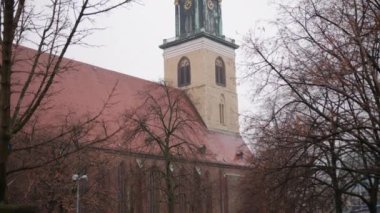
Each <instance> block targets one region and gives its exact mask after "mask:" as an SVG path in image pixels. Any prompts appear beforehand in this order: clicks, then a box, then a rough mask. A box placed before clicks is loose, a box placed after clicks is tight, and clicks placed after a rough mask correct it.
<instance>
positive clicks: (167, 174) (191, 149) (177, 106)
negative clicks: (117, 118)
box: [125, 83, 206, 212]
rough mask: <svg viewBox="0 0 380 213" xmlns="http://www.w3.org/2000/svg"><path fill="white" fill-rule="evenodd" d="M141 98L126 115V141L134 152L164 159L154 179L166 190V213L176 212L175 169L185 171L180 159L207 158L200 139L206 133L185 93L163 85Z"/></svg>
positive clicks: (153, 86) (145, 93)
mask: <svg viewBox="0 0 380 213" xmlns="http://www.w3.org/2000/svg"><path fill="white" fill-rule="evenodd" d="M138 97H139V98H140V99H141V100H143V103H142V104H141V105H140V106H139V107H138V108H136V109H134V110H131V111H129V112H126V113H125V121H126V130H125V133H126V134H125V136H126V141H128V146H129V147H130V148H131V149H133V150H134V151H140V152H143V153H151V154H155V155H157V156H160V157H161V158H162V160H161V162H162V163H163V166H162V167H160V166H158V168H156V170H155V171H156V172H155V174H154V175H156V176H157V177H153V178H155V179H156V180H158V181H159V180H160V179H162V180H163V183H164V187H163V188H162V189H161V188H160V190H159V191H161V192H162V193H163V194H164V195H165V198H166V201H165V202H166V204H167V211H168V212H174V211H175V203H176V199H177V198H178V196H177V194H176V192H177V190H176V188H177V187H179V186H178V184H177V183H178V182H177V181H176V180H175V179H176V177H175V175H174V172H173V171H174V167H176V169H178V168H181V167H183V166H176V165H175V164H176V162H178V161H179V160H181V159H182V160H183V159H186V161H188V162H192V161H194V160H197V159H200V158H201V157H202V155H203V156H205V154H206V153H205V149H204V148H203V144H202V141H201V137H202V135H203V134H204V133H205V131H206V129H205V126H204V124H203V123H202V122H201V119H200V118H199V115H198V114H196V111H195V110H194V108H193V106H192V105H191V102H190V101H189V99H188V98H187V96H186V94H185V92H184V91H182V90H177V89H174V88H170V87H168V86H167V85H166V84H165V83H163V84H158V85H152V86H151V87H150V88H147V89H146V90H145V91H141V92H140V93H139V95H138ZM184 168H185V167H184ZM185 174H186V172H185V173H182V174H180V175H185ZM191 174H192V173H191ZM181 178H182V179H184V177H181ZM186 184H189V182H187V183H186ZM157 185H160V184H157ZM157 208H159V207H157Z"/></svg>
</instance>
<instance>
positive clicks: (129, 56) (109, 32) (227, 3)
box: [67, 0, 275, 106]
mask: <svg viewBox="0 0 380 213" xmlns="http://www.w3.org/2000/svg"><path fill="white" fill-rule="evenodd" d="M272 1H273V0H223V1H222V15H223V33H224V35H226V36H227V37H230V38H234V39H235V40H236V42H237V43H238V44H240V43H241V40H242V37H243V36H244V35H245V34H247V32H248V31H249V29H251V28H253V27H254V26H256V25H257V22H258V21H265V20H271V19H273V17H274V15H275V8H274V5H273V4H271V3H270V2H272ZM140 2H141V3H140V4H137V3H134V4H131V5H129V6H127V7H126V8H121V9H118V10H117V11H113V12H112V13H110V14H107V15H105V16H101V17H99V18H97V19H96V20H95V21H96V26H102V27H106V29H105V30H102V31H96V32H95V33H94V34H93V35H92V36H90V37H88V38H87V39H86V42H87V43H89V44H92V45H97V47H73V48H71V49H70V50H69V52H68V54H67V56H68V57H69V58H72V59H75V60H78V61H82V62H86V63H89V64H93V65H97V66H100V67H103V68H107V69H111V70H114V71H117V72H121V73H125V74H128V75H132V76H136V77H139V78H143V79H147V80H152V81H158V80H160V79H163V76H164V70H163V67H164V66H163V58H162V50H161V49H160V48H158V46H159V45H160V44H162V40H163V39H165V38H172V37H174V34H175V28H174V27H175V26H174V22H175V19H174V16H175V10H174V0H140ZM237 53H238V54H237V62H238V61H241V60H243V58H242V57H241V55H240V54H239V51H238V52H237ZM238 67H239V66H238ZM239 69H241V68H239ZM239 69H238V70H237V71H238V72H241V70H239ZM239 93H240V94H239V102H240V103H239V105H240V106H245V105H246V104H244V102H246V101H247V100H245V99H244V98H242V96H244V94H242V93H244V92H243V91H242V90H241V89H240V90H239Z"/></svg>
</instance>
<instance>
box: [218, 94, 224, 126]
mask: <svg viewBox="0 0 380 213" xmlns="http://www.w3.org/2000/svg"><path fill="white" fill-rule="evenodd" d="M224 106H225V99H224V95H223V94H222V95H221V96H220V101H219V122H220V124H222V125H224V124H225V120H224V114H225V113H224Z"/></svg>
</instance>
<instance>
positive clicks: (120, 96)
mask: <svg viewBox="0 0 380 213" xmlns="http://www.w3.org/2000/svg"><path fill="white" fill-rule="evenodd" d="M20 51H21V52H20V54H21V53H22V54H21V55H33V54H34V53H35V51H34V50H31V49H27V48H21V49H20ZM65 64H68V65H69V66H68V68H67V69H66V70H65V71H64V72H62V73H60V74H59V76H57V78H56V79H55V80H56V83H55V84H54V86H53V88H52V90H51V91H52V92H53V95H51V96H49V98H48V99H47V100H46V103H45V104H46V105H48V107H49V110H48V111H43V113H41V112H40V113H39V117H40V120H41V121H42V123H43V124H45V125H48V126H49V125H53V124H54V123H56V122H59V121H58V120H59V119H62V118H64V117H67V114H68V113H71V116H70V117H71V119H72V120H74V121H75V120H80V119H83V117H85V116H88V117H90V116H91V114H94V113H97V112H99V111H100V110H101V109H102V107H103V106H104V104H105V103H107V104H106V109H105V110H104V112H103V113H102V115H101V116H100V118H99V120H101V121H103V122H105V123H108V124H110V125H111V126H113V127H111V130H110V131H112V128H116V126H117V125H116V124H117V123H120V121H121V120H120V119H121V117H120V115H121V114H122V113H123V112H125V111H126V110H128V109H131V108H134V107H138V106H139V105H141V104H142V101H143V100H141V99H140V98H139V96H138V95H137V93H138V92H139V91H142V90H144V89H146V88H149V87H150V86H152V85H155V84H157V83H154V82H150V81H146V80H143V79H139V78H136V77H133V76H129V75H126V74H122V73H118V72H115V71H111V70H107V69H103V68H100V67H96V66H93V65H89V64H85V63H81V62H78V61H73V60H68V59H65ZM28 66H30V65H29V63H27V62H25V61H24V62H21V63H19V64H18V65H17V66H15V67H17V68H19V69H20V70H23V69H25V70H27V68H28ZM17 77H18V76H17V75H16V78H15V79H16V80H13V81H14V82H15V81H17V82H20V81H21V80H20V79H22V78H23V77H19V78H17ZM15 97H16V96H15ZM189 107H191V108H192V110H194V112H195V111H196V110H195V108H194V106H193V105H192V104H189ZM194 114H197V113H194ZM197 115H198V114H197ZM120 136H121V135H120ZM120 136H118V137H119V139H116V140H113V141H112V144H109V146H110V147H111V148H114V149H116V148H120V146H122V143H121V141H120V140H121V139H120ZM204 137H205V138H204V144H205V146H206V149H207V153H209V155H208V157H207V159H206V160H207V161H211V162H215V163H221V164H226V165H241V166H243V165H246V161H245V160H244V159H245V158H246V157H248V156H249V155H250V154H248V152H249V151H248V149H247V148H246V146H245V145H244V142H243V140H242V139H241V137H240V136H237V135H235V134H232V133H223V132H215V131H207V133H206V135H205V136H204ZM242 153H245V154H244V155H243V157H242V156H241V154H242Z"/></svg>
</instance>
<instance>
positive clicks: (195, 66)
mask: <svg viewBox="0 0 380 213" xmlns="http://www.w3.org/2000/svg"><path fill="white" fill-rule="evenodd" d="M221 3H222V1H221V0H175V2H174V4H175V18H176V22H175V23H176V34H175V35H176V36H175V37H174V38H171V39H164V42H163V44H162V45H160V48H161V49H163V50H164V54H163V56H164V69H165V81H166V82H168V83H169V85H171V86H173V87H178V88H180V89H183V90H186V92H187V94H188V95H189V97H190V99H191V100H192V102H193V103H194V105H195V107H196V109H197V110H198V113H199V114H200V116H201V117H202V119H203V121H204V123H205V124H206V125H207V127H208V128H209V129H210V130H216V131H223V132H229V133H236V134H238V133H239V122H238V101H237V93H236V73H235V72H236V71H235V50H236V49H237V48H238V46H237V45H236V44H235V41H234V40H233V39H229V38H226V37H225V36H224V35H223V32H222V10H221Z"/></svg>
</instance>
